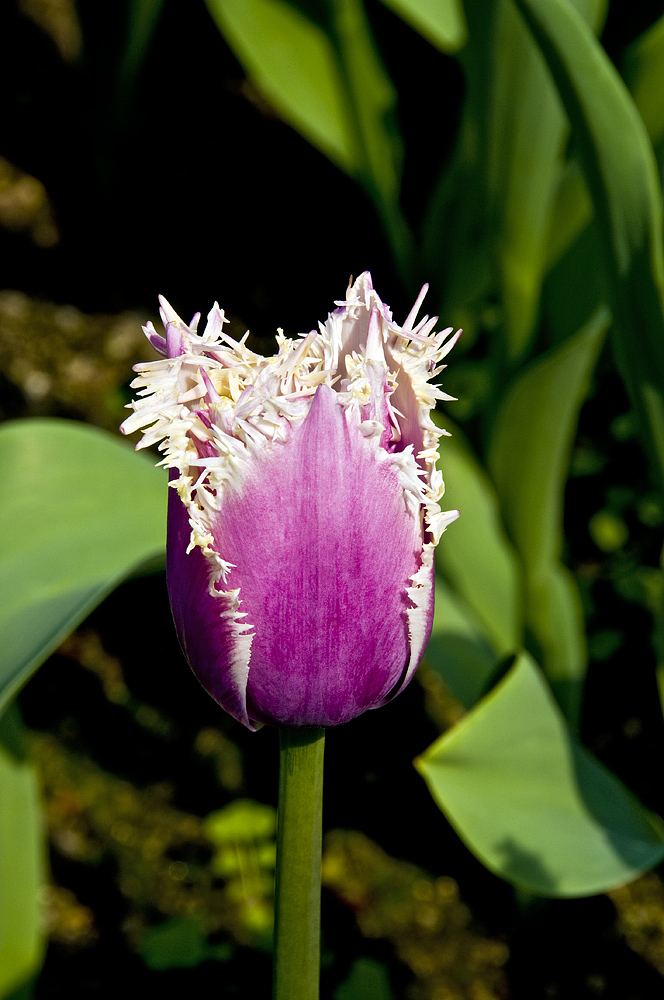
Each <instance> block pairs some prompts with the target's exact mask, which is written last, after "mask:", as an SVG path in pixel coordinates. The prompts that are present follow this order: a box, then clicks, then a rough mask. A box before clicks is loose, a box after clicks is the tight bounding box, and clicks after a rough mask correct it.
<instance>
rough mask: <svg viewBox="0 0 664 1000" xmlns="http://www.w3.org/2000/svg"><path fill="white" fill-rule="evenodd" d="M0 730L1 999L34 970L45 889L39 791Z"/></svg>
mask: <svg viewBox="0 0 664 1000" xmlns="http://www.w3.org/2000/svg"><path fill="white" fill-rule="evenodd" d="M6 726H7V721H5V720H3V723H2V724H0V998H5V997H8V996H10V995H11V994H13V993H14V992H15V991H16V990H17V989H18V988H19V987H21V986H22V985H23V984H24V983H25V982H26V981H27V980H29V979H30V978H31V977H32V976H33V975H34V973H35V972H36V971H37V969H38V968H39V966H40V964H41V961H42V957H43V953H44V940H43V927H42V912H41V890H42V886H43V883H44V862H45V845H44V843H43V834H42V819H41V808H40V803H39V787H38V782H37V775H36V773H35V769H34V767H32V765H30V764H29V763H27V762H26V761H25V760H20V759H17V758H16V757H15V756H14V755H13V754H12V753H10V752H9V750H8V749H7V746H6V741H5V736H6V732H5V729H6Z"/></svg>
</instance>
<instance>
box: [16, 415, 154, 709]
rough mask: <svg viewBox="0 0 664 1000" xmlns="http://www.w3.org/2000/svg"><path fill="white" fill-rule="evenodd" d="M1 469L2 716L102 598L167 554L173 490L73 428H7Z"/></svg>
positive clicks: (143, 465) (119, 449)
mask: <svg viewBox="0 0 664 1000" xmlns="http://www.w3.org/2000/svg"><path fill="white" fill-rule="evenodd" d="M0 467H2V469H3V473H4V475H3V479H2V482H1V483H0V512H1V513H2V517H0V628H1V629H2V633H3V636H5V640H6V641H5V643H4V645H3V651H2V655H1V657H0V711H1V710H2V708H3V707H4V706H6V705H7V704H8V702H9V701H10V700H11V698H12V697H13V695H14V694H15V693H16V691H17V690H18V688H19V687H20V686H21V685H22V684H23V682H24V681H25V680H26V679H27V677H28V676H29V674H30V673H31V672H32V670H33V669H34V668H35V667H36V666H38V665H39V663H41V662H42V661H43V660H44V659H45V658H46V656H48V655H49V653H50V652H51V651H52V650H53V649H54V648H55V647H56V646H57V644H58V643H59V642H60V641H61V639H62V638H64V636H65V635H66V634H67V633H68V631H70V630H71V629H72V628H74V627H75V626H76V624H78V622H80V621H81V620H82V619H83V617H85V615H86V614H87V613H88V612H89V611H90V610H91V609H92V608H93V607H94V606H95V605H96V604H97V603H99V601H100V600H101V599H102V598H103V597H104V596H105V594H107V593H108V592H110V590H112V589H113V587H114V586H115V585H117V583H118V582H120V580H121V579H123V578H124V577H125V576H127V575H128V574H129V573H130V572H131V571H132V570H133V569H134V568H136V567H138V566H139V565H141V564H142V563H144V562H145V561H146V560H148V559H150V558H151V557H153V556H156V555H158V554H159V553H160V552H162V551H163V549H164V547H165V524H166V513H165V510H166V491H167V486H166V480H165V476H164V474H163V472H162V471H161V470H158V469H155V468H154V466H153V465H152V463H151V462H150V460H149V459H146V458H144V457H143V456H139V455H136V454H134V453H133V452H132V451H131V449H130V448H128V447H127V446H126V445H124V444H123V443H122V442H120V441H118V440H117V439H116V438H114V437H112V436H111V435H110V434H106V433H105V432H103V431H99V430H97V429H95V428H92V427H87V426H86V425H84V424H77V423H75V422H73V421H64V420H39V419H34V420H24V421H11V422H8V423H6V424H4V425H3V426H2V427H1V428H0ZM17 484H20V486H21V489H20V490H19V489H17V488H16V485H17Z"/></svg>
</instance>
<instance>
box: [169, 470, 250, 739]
mask: <svg viewBox="0 0 664 1000" xmlns="http://www.w3.org/2000/svg"><path fill="white" fill-rule="evenodd" d="M176 475H177V473H176V472H175V471H171V478H174V477H175V476H176ZM190 532H191V528H190V525H189V518H188V516H187V511H186V509H185V507H184V505H183V503H182V501H181V500H180V498H179V496H178V495H177V493H176V492H175V490H174V489H169V491H168V542H167V548H166V583H167V585H168V594H169V598H170V602H171V612H172V614H173V620H174V622H175V628H176V631H177V634H178V639H179V640H180V645H181V646H182V650H183V652H184V655H185V657H186V658H187V661H188V662H189V664H190V666H191V668H192V670H193V671H194V673H195V674H196V676H197V677H198V679H199V680H200V682H201V684H202V685H203V687H204V688H205V689H206V691H208V692H209V693H210V694H211V695H212V697H213V698H214V699H215V701H217V702H219V704H220V705H221V707H222V708H224V709H225V710H226V711H227V712H228V713H229V715H232V716H233V717H234V718H236V719H237V720H238V722H242V723H243V724H244V725H245V726H248V727H249V728H250V729H253V728H254V727H253V726H252V725H251V723H250V721H249V719H248V717H247V701H246V687H247V670H248V658H247V662H245V663H243V657H242V649H241V645H242V644H241V643H239V642H238V640H237V636H236V635H235V630H234V629H233V627H232V624H231V619H229V617H224V612H225V611H227V610H228V604H229V600H228V598H227V597H226V596H225V595H219V597H212V596H211V595H210V593H209V592H208V585H209V567H208V564H207V561H206V559H205V556H204V555H203V553H202V552H201V550H200V548H198V547H196V548H194V549H193V550H192V551H191V552H190V553H189V555H187V554H186V551H187V546H188V545H189V536H190ZM241 610H243V609H241Z"/></svg>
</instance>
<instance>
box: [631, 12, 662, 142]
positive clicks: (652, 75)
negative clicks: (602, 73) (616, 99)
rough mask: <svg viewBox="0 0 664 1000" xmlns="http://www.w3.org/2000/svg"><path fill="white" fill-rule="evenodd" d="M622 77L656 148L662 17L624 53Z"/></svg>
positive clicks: (659, 137)
mask: <svg viewBox="0 0 664 1000" xmlns="http://www.w3.org/2000/svg"><path fill="white" fill-rule="evenodd" d="M623 75H624V77H625V83H626V84H627V86H628V87H629V89H630V92H631V94H632V98H633V100H634V104H635V105H636V108H637V110H638V112H639V114H640V115H641V118H642V119H643V124H644V125H645V127H646V130H647V132H648V135H649V136H650V139H651V141H652V144H653V145H654V146H656V145H657V144H658V143H659V142H661V140H662V139H664V16H662V17H660V18H659V20H658V21H655V23H654V24H653V25H651V27H650V28H648V30H647V31H645V32H644V33H643V34H642V35H641V36H640V37H639V38H637V39H636V41H635V42H634V43H633V44H632V45H630V47H629V48H628V49H627V52H626V53H625V61H624V74H623Z"/></svg>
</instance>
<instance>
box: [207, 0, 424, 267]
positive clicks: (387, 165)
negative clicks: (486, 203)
mask: <svg viewBox="0 0 664 1000" xmlns="http://www.w3.org/2000/svg"><path fill="white" fill-rule="evenodd" d="M207 5H208V8H209V10H210V13H211V14H212V17H213V18H214V20H215V22H216V24H217V26H218V28H219V30H220V31H221V32H222V34H223V35H224V37H225V38H226V40H227V41H228V43H229V45H231V47H232V48H233V50H234V51H235V53H236V55H237V57H238V59H239V60H240V62H241V63H242V65H243V66H244V68H245V70H246V71H247V73H248V74H249V76H250V77H251V78H252V80H253V81H254V83H255V84H256V86H257V87H258V88H259V90H261V91H262V93H263V94H264V95H265V96H266V98H267V99H268V100H269V101H270V103H271V104H272V105H273V106H274V107H275V108H276V110H277V111H278V112H279V114H280V115H281V116H282V118H283V119H284V121H286V122H288V123H289V124H290V125H292V126H293V127H294V128H295V129H297V131H298V132H300V133H301V134H302V135H303V136H304V137H305V139H307V140H308V141H309V142H311V143H313V144H314V145H315V146H316V147H317V148H318V149H320V150H321V151H322V152H323V153H325V155H326V156H328V157H329V158H330V159H331V160H332V161H333V163H335V164H336V165H337V166H339V167H341V168H342V169H343V170H345V171H346V173H348V174H350V176H351V177H353V178H355V179H356V180H358V181H360V183H362V184H363V185H364V187H365V188H366V190H367V191H368V193H369V194H370V196H371V197H372V199H373V201H374V203H375V205H376V208H377V210H378V212H379V214H380V216H381V219H382V221H383V224H384V226H385V228H386V232H387V234H388V237H389V238H390V242H391V244H392V250H393V253H394V254H395V256H396V259H397V261H398V263H400V264H401V266H402V271H403V272H404V274H405V273H406V271H408V268H409V266H410V255H411V252H412V248H411V242H412V238H411V235H410V233H409V231H408V228H407V225H406V222H405V220H404V218H403V215H402V213H401V211H400V208H399V191H400V182H401V181H400V179H401V161H402V157H403V149H402V143H401V139H400V137H399V134H398V130H397V127H396V119H395V115H394V112H395V107H396V99H397V95H396V91H395V89H394V87H393V85H392V82H391V80H390V79H389V77H388V76H387V74H386V72H385V70H384V68H383V66H382V64H381V62H380V59H379V57H378V53H377V51H376V47H375V45H374V41H373V37H372V34H371V29H370V27H369V24H368V21H367V18H366V14H365V12H364V7H363V5H362V0H335V2H330V3H322V4H320V3H318V4H316V3H314V2H312V0H309V2H306V0H301V2H299V3H298V4H297V6H296V5H295V4H292V5H291V4H289V3H286V2H284V0H207Z"/></svg>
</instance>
